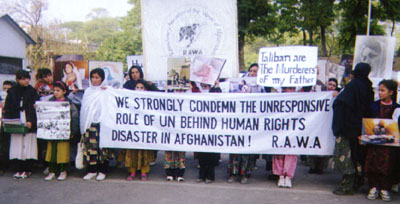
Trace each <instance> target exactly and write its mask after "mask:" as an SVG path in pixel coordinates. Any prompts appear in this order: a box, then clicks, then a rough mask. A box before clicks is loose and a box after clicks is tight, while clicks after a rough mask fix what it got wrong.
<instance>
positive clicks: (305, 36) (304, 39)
mask: <svg viewBox="0 0 400 204" xmlns="http://www.w3.org/2000/svg"><path fill="white" fill-rule="evenodd" d="M302 31H303V45H307V35H306V31H305V30H304V29H302Z"/></svg>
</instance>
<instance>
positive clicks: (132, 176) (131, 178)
mask: <svg viewBox="0 0 400 204" xmlns="http://www.w3.org/2000/svg"><path fill="white" fill-rule="evenodd" d="M135 177H136V174H135V173H130V174H129V176H128V177H126V180H127V181H133V179H135Z"/></svg>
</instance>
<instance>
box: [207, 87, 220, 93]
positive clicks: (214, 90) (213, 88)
mask: <svg viewBox="0 0 400 204" xmlns="http://www.w3.org/2000/svg"><path fill="white" fill-rule="evenodd" d="M208 92H209V93H222V89H221V88H219V87H212V88H211V89H210V91H208Z"/></svg>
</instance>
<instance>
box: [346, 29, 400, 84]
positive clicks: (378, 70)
mask: <svg viewBox="0 0 400 204" xmlns="http://www.w3.org/2000/svg"><path fill="white" fill-rule="evenodd" d="M395 45H396V38H395V37H389V36H365V35H357V38H356V47H355V49H354V50H355V53H354V63H353V69H354V67H355V66H356V65H357V64H358V63H360V62H365V63H368V64H370V65H371V73H370V74H369V78H370V79H371V81H373V83H374V86H376V85H377V84H378V83H379V81H381V80H382V79H390V78H391V77H392V68H393V58H394V51H395Z"/></svg>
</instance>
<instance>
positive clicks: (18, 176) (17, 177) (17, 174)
mask: <svg viewBox="0 0 400 204" xmlns="http://www.w3.org/2000/svg"><path fill="white" fill-rule="evenodd" d="M21 174H22V172H17V173H15V174H14V175H13V178H14V179H20V178H21Z"/></svg>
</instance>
